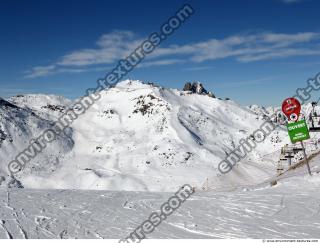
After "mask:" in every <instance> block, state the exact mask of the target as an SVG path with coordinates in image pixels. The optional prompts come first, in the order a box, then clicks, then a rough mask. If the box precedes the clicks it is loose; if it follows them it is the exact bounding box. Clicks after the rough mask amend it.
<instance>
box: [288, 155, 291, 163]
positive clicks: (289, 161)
mask: <svg viewBox="0 0 320 243" xmlns="http://www.w3.org/2000/svg"><path fill="white" fill-rule="evenodd" d="M288 154H289V158H288V163H289V166H291V153H288Z"/></svg>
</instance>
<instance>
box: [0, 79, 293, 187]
mask: <svg viewBox="0 0 320 243" xmlns="http://www.w3.org/2000/svg"><path fill="white" fill-rule="evenodd" d="M10 101H11V102H13V103H14V104H16V105H18V106H20V107H24V108H15V109H19V110H21V111H23V114H24V113H26V114H28V116H29V114H30V116H31V114H32V112H34V114H35V116H34V117H36V118H34V119H38V120H39V121H38V120H37V121H32V122H29V123H27V124H26V125H25V126H26V127H24V126H23V125H20V124H19V125H16V127H18V128H19V129H22V130H26V131H28V132H25V133H23V135H22V136H17V135H16V134H17V132H16V131H13V130H10V129H9V130H8V128H7V129H5V130H6V133H8V137H9V136H13V135H14V136H17V137H16V138H15V139H14V140H13V142H6V143H7V144H4V145H3V148H5V149H2V150H1V151H0V157H1V161H3V162H2V167H3V168H2V170H4V172H3V173H6V171H5V169H4V168H5V166H6V163H7V162H9V161H10V159H11V158H13V156H14V155H16V154H17V153H18V152H19V150H20V149H21V148H24V146H25V145H26V144H27V143H28V139H30V138H31V137H32V135H33V136H35V135H36V134H37V132H38V129H39V130H41V129H44V128H45V127H46V126H49V124H50V122H52V121H53V120H54V118H53V117H57V116H58V115H59V114H60V113H61V114H62V112H63V110H65V108H66V107H67V106H68V105H70V101H68V100H65V99H62V98H59V97H53V96H37V95H31V96H30V95H29V96H24V97H13V98H11V99H10ZM44 107H46V108H44ZM48 107H61V110H60V109H54V111H52V112H51V110H52V109H50V108H49V110H48ZM1 109H3V107H1ZM12 109H13V108H12ZM15 114H16V117H17V118H16V119H17V120H19V119H18V116H19V114H20V112H16V113H15ZM50 119H51V121H50ZM2 120H3V118H2ZM22 120H25V119H22ZM19 121H20V120H19ZM17 122H18V121H17ZM20 122H22V121H20ZM263 122H264V116H262V115H261V114H258V113H255V112H253V111H252V110H250V109H248V108H244V107H241V106H240V105H238V104H236V103H235V102H233V101H230V100H226V101H223V100H219V99H216V98H212V97H209V96H207V95H200V94H191V93H190V92H187V91H179V90H174V89H164V88H162V87H156V86H153V85H149V84H143V83H141V82H139V81H129V80H126V81H123V82H121V83H119V84H118V85H117V86H116V87H114V88H111V89H109V90H105V91H102V92H101V99H100V100H99V101H97V102H96V103H95V104H94V105H93V106H92V107H91V108H90V109H89V110H88V111H87V112H86V113H85V114H83V115H81V116H80V117H79V119H78V120H76V121H75V122H74V123H73V124H72V126H71V127H72V140H73V142H74V144H73V143H72V142H70V139H68V138H62V140H61V141H58V142H56V143H55V145H50V146H49V147H48V148H47V149H46V150H45V151H44V152H43V153H42V155H41V156H44V158H45V159H41V162H40V160H39V159H38V158H37V159H35V160H37V162H35V163H36V164H39V165H40V164H41V165H42V168H43V171H42V173H39V172H38V171H35V170H32V166H34V164H33V163H31V164H30V165H28V169H27V170H25V171H24V172H23V173H21V174H19V175H18V176H17V179H18V180H20V181H21V183H22V185H23V186H24V187H27V188H72V189H108V190H140V191H174V190H176V189H177V188H178V187H179V186H180V185H182V184H184V183H190V184H192V185H194V186H195V187H197V188H201V187H202V186H203V184H204V183H206V182H208V181H209V182H210V186H211V187H218V188H219V187H230V186H236V185H239V184H246V185H247V184H254V183H257V182H261V181H262V180H264V179H267V178H268V177H270V176H271V175H274V174H275V173H276V170H275V161H276V160H277V159H278V157H279V149H280V148H281V146H282V145H284V144H286V143H289V140H288V138H287V134H286V132H285V131H284V130H281V129H277V130H276V131H275V132H273V133H272V134H271V135H270V136H269V137H267V139H266V140H265V141H264V142H263V143H261V144H259V145H258V146H257V147H256V149H255V150H254V151H253V152H252V153H251V154H250V155H249V156H248V157H247V158H245V159H244V160H243V161H242V162H241V163H239V165H238V166H237V167H235V168H234V169H233V170H232V172H230V173H229V174H227V175H224V176H219V173H218V170H217V166H218V163H219V162H220V161H221V160H222V159H224V158H225V156H226V154H228V153H230V151H231V150H232V149H234V148H235V147H236V146H237V145H238V141H239V140H240V139H241V138H246V137H248V136H250V134H252V132H253V131H254V130H256V129H258V128H259V127H260V125H261V124H262V123H263ZM0 124H1V126H4V123H3V121H1V123H0ZM39 124H41V125H39ZM32 126H36V127H37V129H35V128H32V129H31V128H30V127H32ZM59 146H61V147H59ZM9 148H11V150H10V152H9V150H8V149H9ZM4 151H7V152H4ZM9 154H10V156H9ZM55 164H58V166H54V169H52V165H55ZM49 165H50V166H49Z"/></svg>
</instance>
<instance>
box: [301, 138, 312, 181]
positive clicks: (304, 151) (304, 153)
mask: <svg viewBox="0 0 320 243" xmlns="http://www.w3.org/2000/svg"><path fill="white" fill-rule="evenodd" d="M300 144H301V147H302V150H303V155H304V159H305V160H306V164H307V168H308V173H309V175H312V173H311V169H310V165H309V161H308V159H307V154H306V149H305V148H304V145H303V142H302V141H300Z"/></svg>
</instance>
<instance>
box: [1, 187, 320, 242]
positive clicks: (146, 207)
mask: <svg viewBox="0 0 320 243" xmlns="http://www.w3.org/2000/svg"><path fill="white" fill-rule="evenodd" d="M318 191H319V187H310V188H309V189H308V188H301V190H297V188H294V187H290V186H286V185H280V186H277V187H272V188H267V189H264V190H251V191H240V190H239V191H234V192H213V191H212V192H201V193H196V194H194V195H193V196H191V198H189V200H187V201H186V202H185V203H184V204H183V205H182V206H181V207H180V208H179V209H178V210H177V211H176V212H175V213H174V214H173V215H171V216H169V217H168V218H167V220H166V221H163V222H162V223H161V224H160V226H159V227H158V228H156V230H155V231H154V232H153V233H151V234H150V235H148V236H147V237H148V238H239V237H240V238H320V223H319V217H320V215H319V212H320V208H319V206H320V194H319V193H318ZM0 195H1V198H7V199H9V200H2V201H1V205H0V206H1V210H0V213H1V214H0V215H1V220H0V237H1V238H117V239H118V238H122V237H125V236H126V235H128V234H129V233H130V232H131V231H132V230H134V229H135V228H136V227H137V226H138V225H139V224H140V223H142V222H143V221H144V220H146V219H147V218H148V217H149V215H150V214H151V213H152V212H153V211H157V210H158V209H159V207H160V205H161V204H162V203H163V202H165V201H166V200H167V199H168V198H169V197H170V196H171V194H170V193H156V192H112V191H78V190H29V189H14V190H10V191H4V190H3V191H0ZM18 212H19V213H18Z"/></svg>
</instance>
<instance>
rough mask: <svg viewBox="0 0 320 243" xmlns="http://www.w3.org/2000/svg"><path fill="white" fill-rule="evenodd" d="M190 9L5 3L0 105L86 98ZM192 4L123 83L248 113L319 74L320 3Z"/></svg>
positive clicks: (230, 0) (165, 4) (175, 0)
mask: <svg viewBox="0 0 320 243" xmlns="http://www.w3.org/2000/svg"><path fill="white" fill-rule="evenodd" d="M184 3H186V2H185V1H180V0H172V1H127V2H122V1H111V0H110V1H99V0H97V1H94V0H91V1H89V0H88V1H81V0H77V1H75V0H68V1H62V0H61V1H58V0H56V1H52V0H46V1H37V0H35V1H33V0H29V1H23V0H20V1H16V0H3V1H1V3H0V53H1V56H0V74H1V75H0V96H2V97H5V98H7V97H10V96H12V95H15V94H21V93H48V94H58V95H63V96H66V97H69V98H77V97H79V96H81V95H83V94H84V92H85V90H86V88H89V87H94V86H95V82H96V80H97V79H98V78H100V77H104V76H105V74H106V73H107V72H108V71H110V70H111V69H112V68H113V67H114V66H115V64H116V62H117V60H118V59H120V58H123V57H124V56H125V55H126V54H128V53H130V52H131V51H133V49H132V48H133V46H134V44H135V43H139V41H140V40H143V39H144V38H146V37H147V36H148V35H149V34H150V33H152V32H154V31H158V30H159V28H160V26H161V24H162V23H164V21H166V20H167V19H168V18H169V17H170V16H172V15H173V14H174V13H175V11H176V10H178V9H179V8H180V7H181V6H182V5H183V4H184ZM188 3H189V4H190V5H191V6H192V7H193V8H194V10H195V14H194V15H193V16H192V17H191V18H190V19H188V20H187V22H186V23H185V24H183V25H182V26H181V28H180V29H178V30H177V31H176V32H175V33H174V34H173V35H172V36H170V37H169V38H168V39H167V40H166V41H165V42H163V43H162V44H161V46H159V48H158V50H157V51H156V52H158V53H160V54H161V53H162V54H161V55H160V54H158V55H154V56H150V57H147V58H146V59H145V60H144V61H143V62H142V63H141V65H140V66H138V67H137V68H136V69H135V70H133V71H132V72H131V73H129V75H128V76H127V77H129V78H132V79H139V80H143V81H150V82H155V83H158V84H160V85H163V86H165V87H172V88H182V87H183V84H184V83H185V82H186V81H195V80H196V81H200V82H202V83H203V84H204V86H205V87H206V88H207V89H208V90H211V91H212V92H213V93H215V94H216V95H217V96H219V97H229V98H231V99H233V100H235V101H237V102H239V103H241V104H243V105H248V104H253V103H255V104H261V105H281V102H282V100H283V99H284V98H286V97H287V96H291V95H293V94H294V92H295V89H296V88H298V87H304V86H306V80H307V79H308V78H311V77H314V76H315V75H316V74H317V73H318V72H320V68H319V67H320V59H319V57H320V29H319V9H320V1H318V0H241V1H240V0H224V1H220V0H219V1H218V0H216V1H215V0H212V1H204V0H199V1H188ZM115 38H116V39H117V40H118V41H117V42H116V43H115V42H113V41H112V40H114V39H115ZM110 40H111V41H110ZM164 53H169V54H164Z"/></svg>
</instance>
